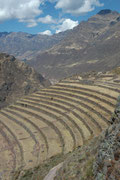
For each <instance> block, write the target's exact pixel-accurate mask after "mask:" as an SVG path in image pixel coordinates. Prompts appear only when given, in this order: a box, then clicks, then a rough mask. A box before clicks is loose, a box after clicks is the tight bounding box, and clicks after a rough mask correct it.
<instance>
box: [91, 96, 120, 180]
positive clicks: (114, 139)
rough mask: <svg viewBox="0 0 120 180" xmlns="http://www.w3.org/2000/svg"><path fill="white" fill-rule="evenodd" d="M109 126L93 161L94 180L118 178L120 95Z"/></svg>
mask: <svg viewBox="0 0 120 180" xmlns="http://www.w3.org/2000/svg"><path fill="white" fill-rule="evenodd" d="M111 124H112V125H111V126H110V127H109V128H108V129H107V130H106V132H105V135H104V137H103V139H102V141H101V142H100V146H99V149H98V153H97V157H96V160H95V163H94V168H93V170H94V177H95V179H96V180H119V179H120V96H119V97H118V103H117V105H116V109H115V112H114V115H113V117H112V118H111Z"/></svg>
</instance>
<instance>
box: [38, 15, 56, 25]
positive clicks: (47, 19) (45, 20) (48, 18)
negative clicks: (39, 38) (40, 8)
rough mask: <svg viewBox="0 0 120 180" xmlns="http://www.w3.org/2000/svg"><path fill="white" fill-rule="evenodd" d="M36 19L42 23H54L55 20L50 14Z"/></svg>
mask: <svg viewBox="0 0 120 180" xmlns="http://www.w3.org/2000/svg"><path fill="white" fill-rule="evenodd" d="M37 21H38V22H41V23H44V24H52V23H53V24H54V23H56V20H54V19H53V18H52V16H50V15H47V16H45V17H40V18H39V19H38V20H37Z"/></svg>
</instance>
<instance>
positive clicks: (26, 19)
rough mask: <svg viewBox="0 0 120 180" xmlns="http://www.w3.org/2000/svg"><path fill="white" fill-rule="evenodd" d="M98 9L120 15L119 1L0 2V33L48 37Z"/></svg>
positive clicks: (31, 0) (9, 0) (52, 0)
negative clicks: (21, 32)
mask: <svg viewBox="0 0 120 180" xmlns="http://www.w3.org/2000/svg"><path fill="white" fill-rule="evenodd" d="M101 9H111V10H116V11H118V12H120V0H0V32H3V31H8V32H11V31H15V32H18V31H23V32H28V33H31V34H35V33H43V34H48V35H51V34H53V33H58V32H61V31H65V30H67V29H72V28H73V27H75V26H76V25H78V23H80V22H81V21H82V20H87V19H88V18H89V17H90V16H92V15H94V14H96V13H97V12H99V11H100V10H101Z"/></svg>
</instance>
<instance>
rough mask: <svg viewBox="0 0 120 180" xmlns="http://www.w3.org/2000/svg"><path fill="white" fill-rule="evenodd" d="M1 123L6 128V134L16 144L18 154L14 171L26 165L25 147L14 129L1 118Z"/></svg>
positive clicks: (16, 154)
mask: <svg viewBox="0 0 120 180" xmlns="http://www.w3.org/2000/svg"><path fill="white" fill-rule="evenodd" d="M0 124H1V125H2V127H3V128H4V130H6V135H7V136H8V137H9V138H10V139H11V141H12V144H13V145H14V150H15V154H14V156H16V169H14V171H15V170H17V169H22V168H23V166H24V154H23V147H22V145H21V143H20V142H19V140H18V139H17V137H16V136H15V134H14V133H13V131H12V130H11V129H10V128H9V127H8V126H7V125H6V124H5V123H4V122H2V121H1V120H0Z"/></svg>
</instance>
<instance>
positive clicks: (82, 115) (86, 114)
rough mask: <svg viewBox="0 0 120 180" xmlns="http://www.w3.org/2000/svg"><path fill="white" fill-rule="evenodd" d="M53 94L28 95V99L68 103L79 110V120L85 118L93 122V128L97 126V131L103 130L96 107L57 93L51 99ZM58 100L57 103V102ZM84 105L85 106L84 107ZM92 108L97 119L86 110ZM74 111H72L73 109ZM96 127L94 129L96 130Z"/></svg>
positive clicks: (50, 103)
mask: <svg viewBox="0 0 120 180" xmlns="http://www.w3.org/2000/svg"><path fill="white" fill-rule="evenodd" d="M51 96H52V97H53V94H50V95H45V96H44V95H43V94H39V95H38V94H36V95H33V96H31V97H30V98H29V97H27V99H30V100H34V101H35V102H37V103H38V102H39V103H41V102H42V103H44V104H47V105H48V104H49V105H50V106H53V107H54V106H56V103H59V105H60V104H61V106H63V104H66V105H67V106H69V107H70V108H72V109H77V110H78V114H79V118H78V119H79V121H80V120H82V122H83V123H84V122H85V121H84V119H85V120H86V123H88V124H89V123H90V124H91V123H92V129H93V128H94V127H95V129H96V130H97V131H99V130H100V131H101V130H102V129H101V126H100V125H99V124H98V123H97V122H96V119H97V118H99V119H100V118H101V115H99V114H98V113H97V112H96V111H94V109H92V108H91V107H88V106H87V105H85V104H84V103H82V102H80V101H79V100H76V99H75V98H70V97H66V96H63V95H62V96H61V95H55V94H54V99H53V100H52V101H51ZM55 102H56V103H55ZM41 105H43V104H41ZM78 105H80V107H78ZM90 105H91V104H90ZM82 106H83V107H82ZM88 108H90V111H91V109H92V111H94V112H93V113H92V116H94V113H95V114H96V116H98V115H99V116H98V117H96V116H95V119H94V118H93V117H92V116H91V115H90V114H89V112H86V110H87V109H88ZM71 112H72V111H71ZM69 117H71V115H69ZM95 129H94V131H95Z"/></svg>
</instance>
